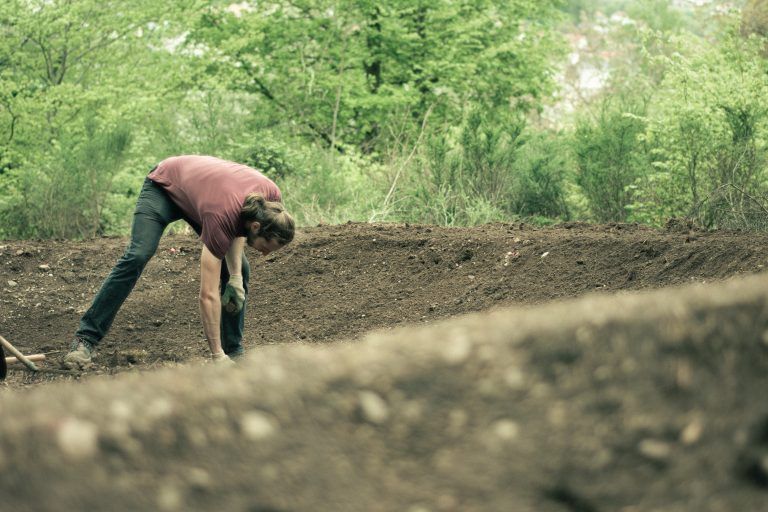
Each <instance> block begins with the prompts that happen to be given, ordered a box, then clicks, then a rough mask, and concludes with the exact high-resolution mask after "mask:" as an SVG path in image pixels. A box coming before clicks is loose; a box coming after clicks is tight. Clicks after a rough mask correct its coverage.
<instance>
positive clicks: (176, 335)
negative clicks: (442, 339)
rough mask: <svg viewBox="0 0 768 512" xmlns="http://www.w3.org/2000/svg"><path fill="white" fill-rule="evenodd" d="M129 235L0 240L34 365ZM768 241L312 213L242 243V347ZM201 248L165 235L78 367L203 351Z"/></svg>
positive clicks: (649, 269) (20, 336)
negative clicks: (266, 248)
mask: <svg viewBox="0 0 768 512" xmlns="http://www.w3.org/2000/svg"><path fill="white" fill-rule="evenodd" d="M126 242H127V240H126V239H124V238H100V239H93V240H86V241H3V242H0V289H1V290H2V295H1V296H0V319H2V323H0V335H2V336H4V337H5V338H6V339H8V340H9V341H10V342H11V343H13V344H14V345H15V346H16V347H17V348H19V349H20V350H22V351H23V352H25V353H38V352H42V353H46V354H47V355H48V359H49V361H48V362H47V363H45V364H43V365H42V367H44V368H45V367H48V368H55V367H57V366H56V362H57V361H58V360H59V359H60V358H61V357H62V356H63V353H64V352H65V351H66V349H67V346H68V344H69V342H70V340H71V339H72V335H73V333H74V330H75V329H76V327H77V323H78V320H79V317H80V315H81V314H82V313H83V312H84V311H85V310H86V309H87V307H88V306H89V304H90V301H91V300H92V298H93V296H94V295H95V293H96V291H97V290H98V287H99V286H100V284H101V282H102V280H103V279H104V277H105V276H106V275H107V274H108V272H109V271H110V269H111V267H112V265H113V264H114V263H115V262H116V261H117V259H118V257H119V256H120V254H121V253H122V251H123V250H124V247H125V244H126ZM766 246H768V235H765V234H756V233H744V232H704V231H697V230H695V229H692V228H691V227H690V226H685V225H681V224H670V225H669V226H668V228H667V229H666V230H653V229H649V228H646V227H642V226H639V225H628V224H611V225H597V226H595V225H587V224H578V223H573V224H564V225H561V226H557V227H551V228H536V227H532V226H529V225H523V224H494V225H487V226H482V227H476V228H439V227H433V226H421V225H402V224H400V225H395V224H381V225H375V224H374V225H370V224H356V223H349V224H346V225H337V226H318V227H313V228H309V229H304V230H302V231H301V233H299V234H298V236H297V239H296V240H295V242H294V243H293V244H291V245H290V246H288V247H287V248H285V249H283V250H281V251H278V252H276V253H273V254H271V255H270V256H268V257H266V258H264V257H261V256H259V255H258V254H256V253H254V252H252V251H250V252H249V254H248V256H249V258H250V259H251V262H252V275H251V281H250V287H251V294H250V296H249V298H248V306H247V307H248V310H247V316H246V331H245V347H246V350H248V349H253V348H254V347H256V346H259V345H273V344H289V343H303V344H310V343H332V342H338V341H351V340H354V339H356V338H357V337H359V336H360V335H361V334H362V333H365V332H367V331H370V330H373V329H379V328H384V329H388V328H391V327H393V326H396V325H398V324H404V323H419V322H432V321H435V320H438V319H441V318H445V317H450V316H453V315H459V314H462V313H467V312H472V311H480V310H486V309H489V308H493V307H496V306H508V305H513V304H519V305H532V304H540V303H544V302H547V301H552V300H556V299H563V298H569V297H576V296H579V295H582V294H585V293H587V292H606V293H607V292H617V291H629V290H638V289H648V288H659V287H665V286H670V285H677V284H682V283H689V282H693V281H695V282H710V281H715V280H722V279H725V278H729V277H731V276H735V275H738V274H744V273H755V272H760V271H762V270H763V268H764V265H767V264H768V256H767V255H766V252H765V247H766ZM199 256H200V243H199V242H198V241H197V240H196V238H195V237H194V235H184V234H176V235H169V236H166V237H164V238H163V239H162V241H161V245H160V248H159V250H158V253H157V255H156V256H155V257H154V258H153V259H152V260H151V261H150V263H149V264H148V266H147V268H146V270H145V272H144V275H143V276H142V278H141V279H140V280H139V283H138V284H137V286H136V288H135V289H134V291H133V293H132V294H131V296H130V297H129V298H128V300H127V302H126V303H125V305H124V306H123V309H122V310H121V312H120V314H119V315H118V316H117V318H116V320H115V323H114V324H113V328H112V330H111V332H110V333H109V335H108V336H107V337H106V338H105V339H104V340H103V341H102V343H101V344H100V345H99V347H98V356H97V359H96V363H97V364H96V365H95V367H94V369H93V370H92V371H90V372H88V373H87V374H86V376H87V377H92V376H95V375H103V374H113V373H117V372H123V371H129V370H130V371H136V370H145V369H151V368H156V367H159V366H168V365H175V364H180V363H186V362H188V361H190V360H195V359H200V358H203V357H205V355H206V353H207V348H206V344H205V342H204V340H203V336H202V330H201V327H200V320H199V315H198V305H197V294H198V286H199V262H198V260H199ZM14 368H16V370H14ZM59 379H71V377H66V376H57V375H51V374H44V375H31V374H29V373H26V372H22V371H19V370H18V366H16V367H11V369H10V371H9V375H8V379H7V380H6V381H5V383H4V384H3V385H2V386H0V390H2V389H3V388H5V389H6V390H7V389H18V388H20V387H26V386H30V385H36V384H39V383H43V382H49V381H52V380H59Z"/></svg>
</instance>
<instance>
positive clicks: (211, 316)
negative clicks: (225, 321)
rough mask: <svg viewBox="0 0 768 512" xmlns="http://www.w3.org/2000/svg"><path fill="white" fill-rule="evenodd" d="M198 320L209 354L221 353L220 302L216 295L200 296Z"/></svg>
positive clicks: (203, 294)
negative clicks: (200, 321) (199, 319)
mask: <svg viewBox="0 0 768 512" xmlns="http://www.w3.org/2000/svg"><path fill="white" fill-rule="evenodd" d="M200 318H201V319H202V321H203V334H205V339H206V340H207V341H208V347H209V348H210V349H211V354H217V353H219V352H221V331H220V325H221V302H220V299H219V295H218V294H216V293H214V294H205V293H201V294H200Z"/></svg>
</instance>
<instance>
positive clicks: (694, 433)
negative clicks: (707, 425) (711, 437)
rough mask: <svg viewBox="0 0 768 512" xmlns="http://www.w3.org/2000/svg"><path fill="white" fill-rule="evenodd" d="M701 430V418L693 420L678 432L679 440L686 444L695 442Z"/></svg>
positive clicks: (702, 427)
mask: <svg viewBox="0 0 768 512" xmlns="http://www.w3.org/2000/svg"><path fill="white" fill-rule="evenodd" d="M703 432H704V424H703V423H702V422H701V420H693V421H692V422H690V423H689V424H688V425H687V426H686V427H685V428H684V429H683V431H682V432H680V442H681V443H683V444H684V445H686V446H690V445H692V444H696V443H698V442H699V440H700V439H701V434H702V433H703Z"/></svg>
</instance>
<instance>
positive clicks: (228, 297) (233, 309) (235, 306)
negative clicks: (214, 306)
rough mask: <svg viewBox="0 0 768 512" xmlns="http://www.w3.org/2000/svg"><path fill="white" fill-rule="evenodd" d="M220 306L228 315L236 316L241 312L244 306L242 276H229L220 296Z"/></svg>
mask: <svg viewBox="0 0 768 512" xmlns="http://www.w3.org/2000/svg"><path fill="white" fill-rule="evenodd" d="M221 305H222V307H223V308H224V311H226V312H227V313H229V314H230V315H236V314H238V313H239V312H241V311H242V310H243V306H244V305H245V288H243V276H229V282H228V283H227V286H226V288H224V294H223V295H222V296H221Z"/></svg>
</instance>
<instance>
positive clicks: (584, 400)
mask: <svg viewBox="0 0 768 512" xmlns="http://www.w3.org/2000/svg"><path fill="white" fill-rule="evenodd" d="M767 343H768V276H765V275H758V276H752V277H746V278H740V279H734V280H731V281H728V282H725V283H718V284H707V285H691V286H687V287H683V288H678V289H672V290H670V289H667V290H661V291H652V292H632V293H624V294H616V295H601V296H596V295H590V296H587V297H584V298H580V299H576V300H569V301H565V302H561V303H552V304H548V305H543V306H537V307H532V308H524V307H512V308H506V309H499V310H495V311H491V312H485V313H475V314H469V315H464V316H461V317H457V318H453V319H448V320H443V321H440V322H438V323H435V324H432V325H428V326H411V327H402V328H398V329H396V330H390V331H388V332H383V331H381V332H378V333H372V334H369V335H367V336H366V337H365V338H364V339H363V340H362V341H359V342H357V343H354V344H343V343H342V344H334V345H325V346H323V345H315V346H309V345H293V346H279V347H268V346H265V347H261V348H259V349H258V350H254V351H252V352H251V355H250V356H249V357H248V358H247V360H246V361H244V362H243V363H242V364H240V365H239V366H237V367H236V368H235V369H231V368H220V367H216V366H213V365H193V366H187V367H182V368H175V369H165V370H160V371H155V372H144V373H122V374H120V375H118V376H116V377H114V378H111V379H93V380H89V381H86V382H84V383H76V382H66V383H57V384H56V385H55V386H53V385H47V386H39V387H35V388H32V389H29V390H27V391H25V392H23V393H22V392H18V393H6V394H4V395H3V396H2V397H0V398H1V399H0V415H1V418H2V421H0V474H1V475H2V478H0V497H2V498H1V499H0V509H2V510H14V511H19V512H21V511H31V510H57V511H61V510H169V511H173V510H246V511H254V512H255V511H261V512H266V511H286V512H287V511H401V510H402V511H408V512H426V511H449V510H457V511H459V510H461V511H474V510H488V511H521V512H525V511H577V512H583V511H613V510H620V511H626V512H629V511H641V510H642V511H644V510H664V511H678V510H679V511H693V510H695V511H710V510H711V511H715V510H720V511H759V510H768V505H766V503H768V493H767V492H766V484H767V483H768V404H767V403H766V401H765V392H766V389H768V345H767Z"/></svg>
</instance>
